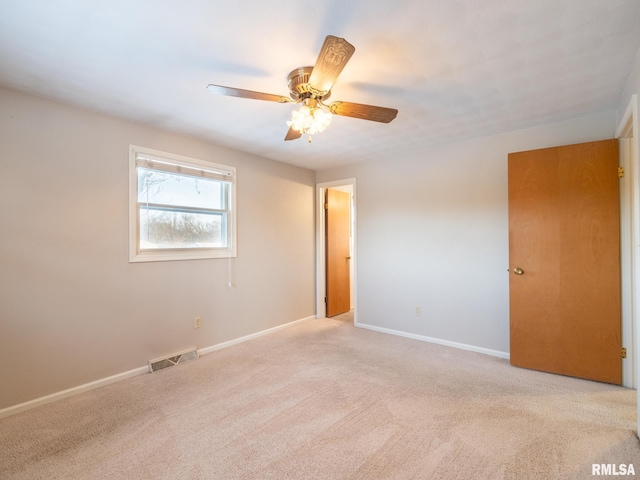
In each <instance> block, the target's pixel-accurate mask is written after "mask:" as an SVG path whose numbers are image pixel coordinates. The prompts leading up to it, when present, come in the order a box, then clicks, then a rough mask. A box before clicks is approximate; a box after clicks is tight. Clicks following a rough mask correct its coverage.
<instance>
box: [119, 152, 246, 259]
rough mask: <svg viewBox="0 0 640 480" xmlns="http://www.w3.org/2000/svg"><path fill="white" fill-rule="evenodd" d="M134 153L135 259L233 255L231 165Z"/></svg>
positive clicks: (132, 163)
mask: <svg viewBox="0 0 640 480" xmlns="http://www.w3.org/2000/svg"><path fill="white" fill-rule="evenodd" d="M131 156H132V158H131V166H130V168H131V169H132V172H131V178H130V181H131V182H132V185H131V189H133V186H134V184H135V190H136V191H135V195H134V196H135V213H134V215H135V233H136V235H135V246H134V245H132V247H134V248H135V255H133V256H132V255H130V260H131V261H147V260H177V259H185V258H215V257H228V256H235V242H234V240H235V235H234V232H235V215H234V209H233V208H232V207H233V203H234V202H233V198H234V193H235V192H234V191H233V190H234V186H235V169H233V167H227V166H224V165H218V164H210V163H205V162H202V161H198V160H194V159H185V158H184V157H177V156H175V155H171V154H166V153H165V154H163V153H161V152H151V151H149V150H147V149H141V148H140V147H132V154H131ZM131 193H132V194H133V193H134V192H133V191H132V192H131ZM133 209H134V205H130V212H131V211H132V210H133ZM130 223H131V224H132V225H133V222H130ZM130 237H131V235H130Z"/></svg>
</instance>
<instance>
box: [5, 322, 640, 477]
mask: <svg viewBox="0 0 640 480" xmlns="http://www.w3.org/2000/svg"><path fill="white" fill-rule="evenodd" d="M635 402H636V393H635V391H632V390H628V389H624V388H619V387H614V386H610V385H605V384H600V383H594V382H589V381H583V380H576V379H571V378H566V377H561V376H555V375H548V374H544V373H538V372H532V371H527V370H521V369H517V368H513V367H510V366H509V364H508V362H507V361H505V360H501V359H497V358H492V357H488V356H484V355H480V354H474V353H470V352H464V351H461V350H456V349H452V348H447V347H442V346H438V345H432V344H428V343H423V342H419V341H414V340H409V339H405V338H400V337H394V336H389V335H384V334H380V333H375V332H371V331H367V330H362V329H357V328H354V327H353V325H351V324H350V323H349V322H348V321H345V320H344V319H340V318H338V319H325V320H309V321H305V322H301V323H299V324H297V325H295V326H293V327H291V328H287V329H284V330H281V331H279V332H276V333H273V334H270V335H268V336H265V337H261V338H259V339H256V340H253V341H250V342H246V343H244V344H240V345H236V346H233V347H230V348H227V349H224V350H220V351H217V352H214V353H211V354H209V355H206V356H204V357H202V358H201V359H199V360H197V361H194V362H191V363H187V364H184V365H180V366H177V367H173V368H170V369H167V370H163V371H160V372H157V373H154V374H148V375H142V376H139V377H136V378H133V379H130V380H127V381H124V382H120V383H117V384H113V385H110V386H107V387H103V388H100V389H97V390H94V391H91V392H88V393H85V394H82V395H78V396H75V397H72V398H69V399H66V400H62V401H60V402H56V403H53V404H50V405H46V406H43V407H40V408H37V409H34V410H31V411H28V412H24V413H22V414H18V415H14V416H12V417H8V418H5V419H3V420H0V447H1V450H0V478H2V479H12V480H13V479H16V480H17V479H29V480H35V479H46V480H51V479H65V480H72V479H82V480H90V479H110V480H116V479H127V480H134V479H278V480H283V479H322V480H331V479H367V480H368V479H409V478H411V479H432V478H433V479H436V478H438V479H554V478H558V479H573V478H575V479H586V478H596V477H592V476H591V468H592V467H591V466H592V464H593V463H598V464H603V463H615V464H621V463H624V464H630V463H632V464H634V467H635V471H636V472H637V473H638V474H639V475H640V447H639V442H638V439H637V438H636V435H635V432H634V429H635V424H636V415H635ZM601 478H602V477H601Z"/></svg>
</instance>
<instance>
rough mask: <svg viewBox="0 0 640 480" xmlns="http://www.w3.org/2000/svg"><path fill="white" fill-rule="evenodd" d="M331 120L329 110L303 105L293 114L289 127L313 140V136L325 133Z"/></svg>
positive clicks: (288, 123)
mask: <svg viewBox="0 0 640 480" xmlns="http://www.w3.org/2000/svg"><path fill="white" fill-rule="evenodd" d="M331 118H332V115H331V112H330V111H329V110H325V109H324V108H322V107H319V106H310V105H302V106H301V107H300V108H299V109H298V110H294V111H293V112H292V113H291V120H289V121H287V126H289V127H291V128H293V129H294V130H297V131H298V132H300V133H301V134H303V135H309V138H311V135H315V134H316V133H320V132H323V131H324V130H325V129H326V128H327V127H328V126H329V124H330V123H331ZM309 141H311V140H309Z"/></svg>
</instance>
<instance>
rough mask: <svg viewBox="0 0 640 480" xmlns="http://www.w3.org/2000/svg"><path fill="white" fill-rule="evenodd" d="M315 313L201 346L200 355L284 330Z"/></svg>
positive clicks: (310, 318)
mask: <svg viewBox="0 0 640 480" xmlns="http://www.w3.org/2000/svg"><path fill="white" fill-rule="evenodd" d="M315 318H316V317H315V315H312V316H310V317H306V318H301V319H300V320H294V321H293V322H289V323H285V324H283V325H278V326H277V327H273V328H269V329H267V330H262V331H261V332H256V333H252V334H251V335H246V336H244V337H240V338H235V339H233V340H229V341H228V342H222V343H218V344H216V345H212V346H210V347H205V348H199V349H198V353H199V354H200V355H206V354H207V353H211V352H215V351H216V350H221V349H223V348H227V347H230V346H231V345H236V344H238V343H242V342H246V341H248V340H253V339H254V338H258V337H261V336H263V335H268V334H269V333H273V332H276V331H278V330H282V329H283V328H287V327H290V326H292V325H294V324H296V323H300V322H304V321H306V320H312V319H315Z"/></svg>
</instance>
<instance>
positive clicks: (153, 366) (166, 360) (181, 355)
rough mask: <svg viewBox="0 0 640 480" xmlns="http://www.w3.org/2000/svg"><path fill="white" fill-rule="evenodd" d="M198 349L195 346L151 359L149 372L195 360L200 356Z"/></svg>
mask: <svg viewBox="0 0 640 480" xmlns="http://www.w3.org/2000/svg"><path fill="white" fill-rule="evenodd" d="M198 356H199V355H198V350H197V349H196V348H195V347H194V348H190V349H189V350H185V351H184V352H178V353H174V354H172V355H169V356H168V357H162V358H156V359H155V360H149V372H151V373H153V372H157V371H158V370H162V369H163V368H167V367H173V366H174V365H178V364H179V363H185V362H188V361H189V360H195V359H196V358H198Z"/></svg>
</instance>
